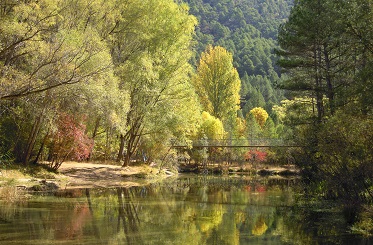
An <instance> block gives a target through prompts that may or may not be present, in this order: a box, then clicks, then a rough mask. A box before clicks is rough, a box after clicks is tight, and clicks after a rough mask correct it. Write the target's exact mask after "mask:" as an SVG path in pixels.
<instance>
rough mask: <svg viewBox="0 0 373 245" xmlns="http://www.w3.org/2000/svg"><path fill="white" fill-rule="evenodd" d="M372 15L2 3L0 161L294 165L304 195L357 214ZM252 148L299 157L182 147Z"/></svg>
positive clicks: (370, 140)
mask: <svg viewBox="0 0 373 245" xmlns="http://www.w3.org/2000/svg"><path fill="white" fill-rule="evenodd" d="M372 10H373V6H372V3H371V1H369V0H351V1H339V0H325V1H316V0H295V1H290V0H281V1H274V0H255V1H249V0H219V1H216V0H214V1H209V0H187V1H186V2H183V1H172V0H146V1H142V0H141V1H140V0H126V1H122V0H120V1H116V0H93V1H92V0H38V1H36V0H22V1H18V0H3V1H1V3H0V115H1V116H0V164H2V165H4V164H8V163H10V162H11V163H13V162H14V163H17V164H23V165H24V166H30V165H33V164H36V163H41V162H46V163H48V165H49V166H50V167H51V168H52V169H54V170H57V169H58V168H59V167H60V166H61V164H63V162H65V161H69V160H74V161H118V162H120V164H122V165H123V166H128V165H130V164H132V162H133V161H134V160H136V161H143V162H145V163H147V164H150V163H152V162H158V163H160V164H161V165H162V166H169V167H173V166H176V165H177V164H178V158H179V157H180V152H178V151H177V150H176V149H174V148H173V147H172V146H173V145H183V146H185V149H186V150H185V151H184V152H183V153H182V154H183V155H184V157H185V158H187V159H188V160H189V161H192V162H195V163H204V162H206V161H211V160H214V161H225V160H226V159H229V161H234V162H237V163H241V162H243V161H245V159H247V158H250V157H252V156H251V155H252V154H257V157H258V156H262V157H258V159H259V158H260V159H261V160H263V161H266V162H267V163H268V164H271V163H283V164H289V163H291V164H296V165H297V166H298V167H299V168H300V169H301V170H302V176H303V179H304V181H305V182H306V183H307V184H308V187H311V188H309V189H308V190H307V191H308V192H309V193H317V194H318V195H321V196H323V197H325V198H329V199H339V200H344V202H345V205H346V207H347V208H348V207H354V206H356V205H358V206H360V205H365V204H370V203H372V201H373V183H372V179H373V176H372V174H373V171H372V170H373V169H372V161H373V147H372V145H373V123H372V119H373V117H372V109H373V100H372V96H371V95H372V94H373V93H372V92H373V80H372V70H373V69H372V68H373V67H372V66H373V41H372V40H373V29H372V28H371V26H373V23H372V22H373V18H372V17H373V12H372ZM253 139H261V140H269V139H277V140H283V141H286V142H292V143H293V144H294V145H297V146H299V147H293V148H288V149H285V150H284V149H276V148H274V149H268V150H258V151H257V152H253V151H251V152H248V151H247V150H245V149H244V148H233V149H232V150H229V151H228V150H225V149H219V148H212V149H210V150H209V151H206V150H201V149H193V142H195V141H204V142H206V144H209V142H212V141H214V140H215V141H216V140H241V141H242V142H249V141H250V140H253ZM250 154H251V155H250ZM248 155H249V156H248ZM370 217H372V215H371V216H370ZM370 221H372V219H370Z"/></svg>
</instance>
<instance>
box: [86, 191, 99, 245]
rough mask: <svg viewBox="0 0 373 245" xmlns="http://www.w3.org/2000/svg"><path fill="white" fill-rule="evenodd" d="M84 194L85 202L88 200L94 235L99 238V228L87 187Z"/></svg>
mask: <svg viewBox="0 0 373 245" xmlns="http://www.w3.org/2000/svg"><path fill="white" fill-rule="evenodd" d="M85 194H86V196H87V202H88V207H89V212H90V213H91V216H92V226H93V231H94V235H95V237H96V239H99V240H101V236H100V230H99V228H98V226H97V222H96V218H95V216H94V215H93V207H92V202H91V195H90V193H89V189H88V188H87V189H85Z"/></svg>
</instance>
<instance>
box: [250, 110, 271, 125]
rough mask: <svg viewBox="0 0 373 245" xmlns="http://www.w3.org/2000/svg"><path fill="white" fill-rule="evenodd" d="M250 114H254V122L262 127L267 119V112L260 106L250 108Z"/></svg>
mask: <svg viewBox="0 0 373 245" xmlns="http://www.w3.org/2000/svg"><path fill="white" fill-rule="evenodd" d="M250 114H252V115H253V116H254V118H255V120H256V122H257V123H258V124H259V126H260V127H261V128H262V129H263V128H264V125H265V123H266V121H267V119H268V113H267V112H266V111H265V110H264V109H263V108H261V107H255V108H253V109H251V110H250Z"/></svg>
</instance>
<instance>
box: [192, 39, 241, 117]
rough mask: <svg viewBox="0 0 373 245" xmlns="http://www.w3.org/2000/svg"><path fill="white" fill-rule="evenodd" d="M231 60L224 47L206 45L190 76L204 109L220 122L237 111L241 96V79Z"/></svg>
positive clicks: (230, 55)
mask: <svg viewBox="0 0 373 245" xmlns="http://www.w3.org/2000/svg"><path fill="white" fill-rule="evenodd" d="M232 62H233V58H232V54H230V53H229V52H227V50H225V49H224V48H222V47H219V46H218V47H212V46H208V47H207V49H206V51H205V52H204V53H203V54H202V56H201V59H200V62H199V65H198V68H197V74H196V76H195V77H194V79H193V84H194V86H195V89H196V91H197V94H198V95H199V97H200V100H201V103H202V105H203V107H204V109H205V110H206V111H207V112H209V113H210V114H211V115H213V116H215V117H217V118H219V119H221V120H223V121H224V120H226V119H228V117H229V115H230V113H231V112H233V113H236V112H237V110H238V105H239V99H240V96H239V92H240V86H241V82H240V79H239V76H238V73H237V70H236V69H235V68H234V67H233V63H232Z"/></svg>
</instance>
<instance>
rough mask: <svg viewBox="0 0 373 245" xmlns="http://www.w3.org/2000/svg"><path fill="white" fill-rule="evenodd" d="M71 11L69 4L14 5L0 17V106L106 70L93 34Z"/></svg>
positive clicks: (104, 51) (107, 64)
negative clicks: (8, 101)
mask: <svg viewBox="0 0 373 245" xmlns="http://www.w3.org/2000/svg"><path fill="white" fill-rule="evenodd" d="M5 8H6V7H5ZM70 10H71V6H70V1H48V0H42V1H22V2H20V1H18V2H16V3H9V5H8V8H6V11H3V12H2V13H0V14H1V15H0V17H1V20H2V21H1V23H0V28H1V29H2V32H1V34H0V44H1V45H0V71H1V72H0V73H1V75H0V99H1V100H4V99H12V98H18V97H22V96H26V95H30V94H35V93H40V92H44V91H47V90H50V89H53V88H56V87H59V86H64V85H71V84H75V83H79V82H87V81H89V80H90V79H91V78H92V77H94V76H96V75H99V74H102V73H104V72H105V71H106V70H107V69H108V68H109V67H110V66H111V60H110V55H109V54H108V52H107V51H108V50H107V49H106V45H105V43H104V42H103V41H102V39H101V38H100V37H99V35H98V34H97V32H95V30H94V28H92V27H91V26H90V25H89V22H87V20H86V19H84V16H73V17H75V18H71V17H72V16H68V14H69V11H70ZM62 16H64V17H65V18H61V17H62ZM83 21H84V22H85V27H83V26H81V25H80V24H82V23H83ZM83 28H84V29H83Z"/></svg>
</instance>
